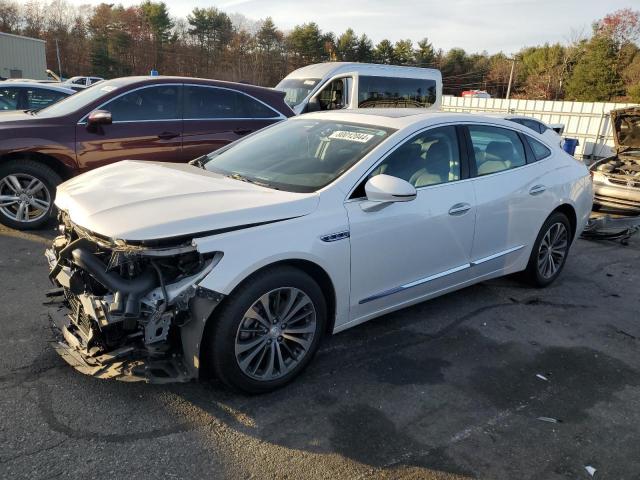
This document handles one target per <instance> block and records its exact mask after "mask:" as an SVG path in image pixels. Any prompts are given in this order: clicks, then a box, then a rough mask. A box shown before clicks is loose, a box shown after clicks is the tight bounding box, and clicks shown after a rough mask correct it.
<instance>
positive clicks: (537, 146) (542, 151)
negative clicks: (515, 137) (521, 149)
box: [525, 135, 551, 160]
mask: <svg viewBox="0 0 640 480" xmlns="http://www.w3.org/2000/svg"><path fill="white" fill-rule="evenodd" d="M525 137H526V139H527V142H529V146H530V147H531V150H532V151H533V156H534V157H535V159H536V160H542V159H543V158H547V157H548V156H549V155H551V150H549V149H548V148H547V147H546V146H545V145H543V144H542V143H540V142H539V141H537V140H534V139H533V138H531V137H529V136H528V135H525Z"/></svg>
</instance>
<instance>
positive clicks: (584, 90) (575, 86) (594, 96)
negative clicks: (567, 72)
mask: <svg viewBox="0 0 640 480" xmlns="http://www.w3.org/2000/svg"><path fill="white" fill-rule="evenodd" d="M617 53H618V52H617V49H616V44H615V42H614V41H613V40H612V39H611V38H610V37H607V36H605V35H595V36H594V37H593V38H592V39H591V40H590V41H589V42H587V43H586V45H585V46H584V51H583V53H582V55H581V56H580V57H579V59H578V62H577V63H576V65H575V67H574V68H573V72H572V73H571V76H570V77H569V80H568V81H567V89H566V96H567V98H568V99H569V100H579V101H585V102H604V101H609V100H612V99H613V98H614V97H616V96H618V95H620V94H621V93H622V87H623V85H622V79H621V78H620V75H619V74H618V72H617V68H616V59H617Z"/></svg>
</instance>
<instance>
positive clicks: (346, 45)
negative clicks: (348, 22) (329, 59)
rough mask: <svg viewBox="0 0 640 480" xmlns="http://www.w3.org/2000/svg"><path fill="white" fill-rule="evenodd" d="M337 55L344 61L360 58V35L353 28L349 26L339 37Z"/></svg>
mask: <svg viewBox="0 0 640 480" xmlns="http://www.w3.org/2000/svg"><path fill="white" fill-rule="evenodd" d="M336 56H337V58H338V60H341V61H343V62H354V61H356V60H357V59H358V37H357V36H356V34H355V32H354V31H353V29H351V28H348V29H347V31H346V32H344V33H343V34H342V35H340V36H339V37H338V41H337V42H336Z"/></svg>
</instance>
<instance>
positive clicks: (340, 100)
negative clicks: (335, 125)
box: [317, 78, 351, 110]
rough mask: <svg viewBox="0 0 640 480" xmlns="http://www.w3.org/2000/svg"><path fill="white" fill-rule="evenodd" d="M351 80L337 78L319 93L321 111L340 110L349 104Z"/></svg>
mask: <svg viewBox="0 0 640 480" xmlns="http://www.w3.org/2000/svg"><path fill="white" fill-rule="evenodd" d="M350 85H351V79H350V78H336V79H335V80H333V81H331V82H330V83H328V84H327V85H326V86H325V87H324V88H323V89H322V90H321V91H320V93H318V96H317V99H318V104H319V105H320V110H340V109H342V108H346V107H347V105H348V104H349V98H348V96H349V86H350Z"/></svg>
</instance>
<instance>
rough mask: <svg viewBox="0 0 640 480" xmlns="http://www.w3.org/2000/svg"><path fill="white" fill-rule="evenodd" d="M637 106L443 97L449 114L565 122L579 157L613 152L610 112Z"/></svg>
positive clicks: (601, 155)
mask: <svg viewBox="0 0 640 480" xmlns="http://www.w3.org/2000/svg"><path fill="white" fill-rule="evenodd" d="M632 106H637V104H634V103H612V102H608V103H603V102H565V101H552V100H525V99H509V100H506V99H504V98H470V97H452V96H448V95H447V96H444V97H442V110H444V111H449V112H487V113H510V114H516V115H526V116H528V117H534V118H537V119H538V120H541V121H543V122H545V123H563V124H564V126H565V128H564V134H563V136H564V137H569V138H577V139H578V141H579V145H578V148H577V150H576V156H577V157H579V158H584V157H606V156H608V155H610V154H611V152H612V151H613V147H614V143H613V132H612V130H611V119H610V117H609V112H610V111H611V110H615V109H619V108H626V107H632Z"/></svg>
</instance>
